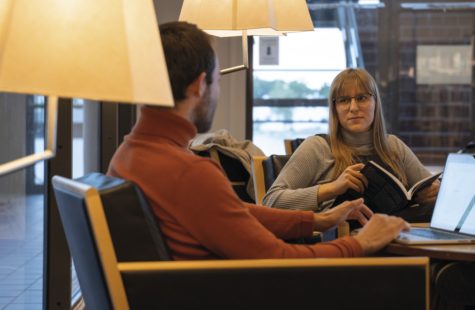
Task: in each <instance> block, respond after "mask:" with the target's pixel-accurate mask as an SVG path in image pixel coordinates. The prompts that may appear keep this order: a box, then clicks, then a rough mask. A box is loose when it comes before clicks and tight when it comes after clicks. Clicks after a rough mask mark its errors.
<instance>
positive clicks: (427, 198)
mask: <svg viewBox="0 0 475 310" xmlns="http://www.w3.org/2000/svg"><path fill="white" fill-rule="evenodd" d="M439 187H440V181H439V180H435V181H434V182H432V184H431V185H430V186H428V187H426V188H424V189H423V190H421V191H420V192H418V193H417V194H416V196H415V197H414V201H415V202H417V203H418V204H433V203H434V202H435V199H436V198H437V193H439Z"/></svg>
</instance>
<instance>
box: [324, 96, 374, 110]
mask: <svg viewBox="0 0 475 310" xmlns="http://www.w3.org/2000/svg"><path fill="white" fill-rule="evenodd" d="M372 96H373V94H370V93H366V94H358V95H356V96H354V97H350V96H341V97H338V98H336V99H333V103H334V104H336V105H337V106H339V107H342V108H348V107H349V106H350V104H351V101H352V100H353V99H355V101H356V104H357V105H358V107H360V106H362V105H365V104H366V103H368V102H369V98H371V97H372Z"/></svg>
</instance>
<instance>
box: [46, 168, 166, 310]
mask: <svg viewBox="0 0 475 310" xmlns="http://www.w3.org/2000/svg"><path fill="white" fill-rule="evenodd" d="M53 188H54V191H55V196H56V201H57V203H58V209H59V213H60V217H61V221H62V223H63V227H64V230H65V233H66V238H67V240H68V245H69V249H70V252H71V254H72V257H73V260H74V264H75V267H76V272H77V275H78V280H79V283H80V286H81V290H82V292H83V296H84V299H85V302H86V305H87V307H88V308H91V309H112V308H117V307H116V303H123V302H124V299H125V297H124V296H125V293H124V288H123V287H122V285H121V284H119V287H118V288H115V287H117V283H121V282H120V281H119V282H117V277H120V276H119V271H118V270H117V268H116V265H117V263H119V262H132V261H159V260H171V256H170V254H169V250H168V248H167V246H166V244H165V242H164V239H163V236H162V234H161V232H160V228H159V225H158V222H156V220H155V217H154V216H153V214H152V212H151V210H150V208H149V206H148V203H147V200H146V199H145V197H144V195H143V193H142V191H141V190H140V189H139V188H138V187H137V186H136V185H135V184H133V183H132V182H129V181H125V180H122V179H119V178H114V177H110V176H106V175H103V174H100V173H92V174H88V175H86V176H84V177H81V178H78V179H76V180H70V179H66V178H63V177H59V176H55V177H53ZM92 215H94V216H92ZM125 219H126V220H125ZM92 221H95V223H92ZM97 227H99V229H101V230H102V232H101V233H100V234H97V232H96V233H95V232H94V231H93V229H97ZM94 235H96V236H101V238H103V239H105V240H102V243H103V246H102V249H104V248H105V249H106V250H108V251H107V253H104V250H101V251H99V250H98V249H99V246H100V245H99V244H98V243H99V242H101V240H97V238H94V237H93V236H94ZM109 243H111V244H112V246H111V245H108V244H109ZM106 267H107V268H106ZM102 270H104V272H102ZM112 283H114V285H112ZM111 288H112V289H113V291H110V290H111ZM111 296H112V297H111ZM117 296H119V297H117ZM113 300H117V301H116V303H114V302H113Z"/></svg>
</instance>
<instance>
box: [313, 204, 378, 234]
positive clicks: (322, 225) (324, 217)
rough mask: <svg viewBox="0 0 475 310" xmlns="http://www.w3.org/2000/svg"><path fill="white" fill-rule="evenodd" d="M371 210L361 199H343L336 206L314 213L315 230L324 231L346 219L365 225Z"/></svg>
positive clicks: (371, 214) (371, 213)
mask: <svg viewBox="0 0 475 310" xmlns="http://www.w3.org/2000/svg"><path fill="white" fill-rule="evenodd" d="M372 216H373V212H372V211H371V210H370V209H369V208H368V207H367V206H366V205H365V204H364V202H363V199H362V198H359V199H355V200H351V201H345V202H343V203H341V204H339V205H338V206H336V207H334V208H332V209H330V210H327V211H324V212H321V213H316V214H315V215H314V219H315V230H317V231H326V230H328V229H330V228H332V227H335V226H337V225H338V224H340V223H342V222H343V221H346V220H358V222H360V224H361V225H363V226H364V225H365V224H366V223H367V222H368V219H369V218H371V217H372Z"/></svg>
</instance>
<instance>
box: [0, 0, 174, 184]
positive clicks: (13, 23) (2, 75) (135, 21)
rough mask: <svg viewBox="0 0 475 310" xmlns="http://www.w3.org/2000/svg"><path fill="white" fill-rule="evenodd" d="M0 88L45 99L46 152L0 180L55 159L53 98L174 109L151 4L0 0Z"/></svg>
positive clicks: (1, 171) (135, 0)
mask: <svg viewBox="0 0 475 310" xmlns="http://www.w3.org/2000/svg"><path fill="white" fill-rule="evenodd" d="M0 91H3V92H13V93H25V94H40V95H45V96H48V103H47V110H48V112H47V134H46V138H47V139H46V140H47V143H46V148H45V150H44V151H43V152H40V153H36V154H32V155H28V156H25V157H22V158H18V159H16V160H13V161H11V162H8V163H4V164H1V165H0V176H1V175H5V174H8V173H11V172H14V171H16V170H18V169H21V168H23V167H26V166H29V165H31V164H34V163H36V162H38V161H41V160H45V159H48V158H51V157H54V156H55V151H56V120H57V101H58V100H57V98H58V97H68V98H83V99H91V100H100V101H112V102H124V103H130V104H149V105H160V106H173V97H172V93H171V88H170V82H169V79H168V73H167V68H166V64H165V60H164V56H163V51H162V46H161V41H160V35H159V31H158V25H157V20H156V15H155V10H154V6H153V1H152V0H61V1H57V0H2V1H0Z"/></svg>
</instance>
